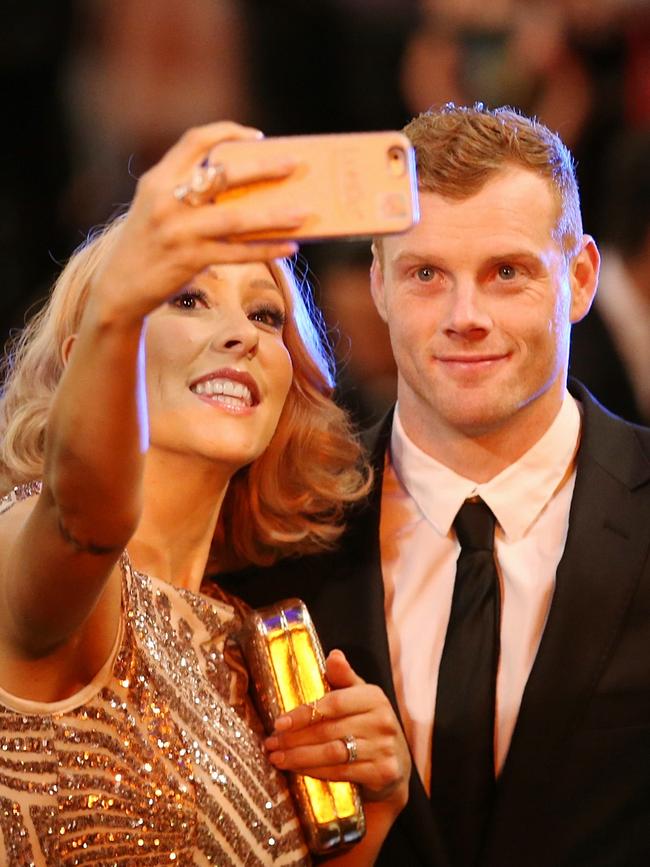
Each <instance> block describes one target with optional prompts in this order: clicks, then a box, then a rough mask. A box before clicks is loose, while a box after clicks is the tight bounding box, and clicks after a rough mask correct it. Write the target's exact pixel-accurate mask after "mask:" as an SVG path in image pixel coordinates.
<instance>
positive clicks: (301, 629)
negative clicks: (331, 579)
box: [240, 599, 366, 854]
mask: <svg viewBox="0 0 650 867" xmlns="http://www.w3.org/2000/svg"><path fill="white" fill-rule="evenodd" d="M240 642H241V646H242V650H243V652H244V656H245V657H246V660H247V662H248V666H249V669H250V672H251V676H252V680H253V685H254V689H255V696H256V700H257V705H258V708H259V711H260V715H261V717H262V720H263V722H264V725H265V727H266V730H267V732H269V733H270V732H271V731H272V730H273V725H274V722H275V720H276V719H277V717H279V716H281V715H282V714H283V713H286V712H287V711H290V710H292V709H293V708H294V707H297V706H298V705H300V704H307V703H308V702H310V701H315V700H316V699H319V698H321V697H322V696H323V695H325V692H326V691H328V690H329V686H328V684H327V682H326V680H325V674H324V672H325V658H324V655H323V649H322V647H321V644H320V641H319V639H318V636H317V634H316V630H315V629H314V625H313V623H312V621H311V618H310V616H309V612H308V611H307V608H306V606H305V604H304V603H303V602H302V601H301V600H300V599H285V600H284V601H283V602H278V603H277V604H275V605H272V606H269V607H268V608H261V609H258V610H255V611H252V612H251V613H250V614H249V615H248V616H247V617H246V619H245V620H244V624H243V628H242V632H241V635H240ZM288 777H289V787H290V790H291V794H292V796H293V800H294V804H295V806H296V812H297V813H298V817H299V818H300V821H301V824H302V827H303V830H304V832H305V837H306V840H307V845H308V846H309V848H310V850H311V851H312V852H314V853H315V854H329V853H332V852H333V851H335V850H337V849H342V848H347V847H348V846H351V845H352V844H353V843H357V842H358V841H359V840H360V839H361V838H362V837H363V835H364V833H365V830H366V823H365V817H364V814H363V807H362V804H361V797H360V794H359V789H358V787H357V786H356V785H354V784H352V783H345V782H329V781H326V780H317V779H314V778H313V777H307V776H303V775H301V774H288Z"/></svg>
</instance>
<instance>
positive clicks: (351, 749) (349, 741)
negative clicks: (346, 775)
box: [341, 735, 357, 765]
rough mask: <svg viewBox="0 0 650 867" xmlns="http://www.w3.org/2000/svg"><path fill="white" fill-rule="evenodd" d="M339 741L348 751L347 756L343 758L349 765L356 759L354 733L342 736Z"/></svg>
mask: <svg viewBox="0 0 650 867" xmlns="http://www.w3.org/2000/svg"><path fill="white" fill-rule="evenodd" d="M341 741H342V742H343V746H344V747H345V749H346V750H347V751H348V757H347V759H346V760H345V761H346V764H349V765H351V764H352V762H356V760H357V739H356V738H355V736H354V735H346V736H345V737H344V738H341Z"/></svg>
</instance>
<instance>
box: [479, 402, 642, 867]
mask: <svg viewBox="0 0 650 867" xmlns="http://www.w3.org/2000/svg"><path fill="white" fill-rule="evenodd" d="M577 396H578V397H579V398H580V399H581V400H582V402H583V406H584V409H585V416H584V429H583V439H582V443H581V446H580V451H579V457H578V467H577V477H576V486H575V490H574V495H573V500H572V505H571V512H570V516H569V532H568V536H567V542H566V546H565V550H564V554H563V556H562V559H561V561H560V564H559V567H558V570H557V576H556V589H555V593H554V597H553V602H552V604H551V609H550V612H549V616H548V621H547V624H546V627H545V629H544V634H543V636H542V640H541V642H540V647H539V650H538V653H537V657H536V659H535V663H534V665H533V669H532V671H531V674H530V677H529V680H528V683H527V685H526V689H525V691H524V695H523V699H522V704H521V708H520V712H519V716H518V719H517V724H516V727H515V731H514V733H513V738H512V742H511V745H510V750H509V753H508V757H507V760H506V763H505V766H504V769H503V773H502V775H501V779H500V783H499V795H498V801H497V809H496V812H495V823H494V829H493V830H494V833H495V834H496V835H497V836H498V835H499V834H502V835H503V842H504V843H505V842H506V840H507V833H508V827H507V826H508V823H507V821H506V819H505V817H506V816H507V814H508V811H509V810H510V807H509V804H511V803H512V802H511V798H515V799H516V798H520V797H521V793H522V792H525V791H526V790H527V788H529V787H531V786H535V785H536V784H538V785H543V784H544V782H545V780H547V779H548V778H550V776H551V775H552V773H553V770H552V767H553V764H554V762H556V761H557V760H558V757H559V753H558V749H559V748H560V747H561V746H562V745H563V743H564V742H565V741H566V738H567V737H568V736H569V735H570V733H571V732H572V730H573V729H574V728H575V726H576V725H577V724H578V723H579V721H580V717H581V714H582V713H583V712H584V710H585V707H586V704H587V702H588V701H589V698H590V696H591V694H592V691H593V689H594V686H595V684H596V683H597V680H598V677H599V675H600V673H601V672H602V670H603V668H604V666H605V665H606V663H607V660H608V653H609V651H610V648H611V647H612V645H613V642H614V640H615V638H616V635H617V632H618V630H619V628H620V626H621V623H622V620H623V618H624V616H625V612H626V610H627V608H628V605H629V603H630V601H631V599H632V596H633V594H634V591H635V589H636V587H637V584H638V581H639V577H640V574H641V570H642V566H643V561H644V559H645V557H646V555H647V547H648V528H647V526H646V524H645V521H646V519H645V515H646V514H647V512H646V511H645V509H639V508H638V504H637V502H636V501H635V488H636V487H638V486H639V485H641V484H643V483H644V482H646V481H647V480H648V475H649V472H648V463H647V460H646V459H645V458H644V456H643V455H642V453H641V449H640V446H639V444H638V442H637V441H636V439H635V438H634V436H633V434H632V433H631V430H630V428H627V427H624V426H623V425H622V424H621V423H620V422H618V421H616V420H613V419H612V418H611V417H609V416H607V415H605V413H603V412H602V410H601V409H599V408H598V407H597V406H596V405H595V404H593V402H592V400H591V398H590V397H589V395H588V393H587V392H586V391H583V390H580V389H578V395H577ZM493 843H495V841H494V840H493ZM492 851H498V847H496V848H493V849H492ZM494 863H497V861H495V862H494Z"/></svg>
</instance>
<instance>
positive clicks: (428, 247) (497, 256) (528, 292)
mask: <svg viewBox="0 0 650 867" xmlns="http://www.w3.org/2000/svg"><path fill="white" fill-rule="evenodd" d="M420 210H421V219H420V222H419V223H418V224H417V225H416V226H414V227H413V229H411V230H410V231H408V232H406V233H404V234H402V235H393V236H390V237H388V238H386V239H384V241H383V244H382V257H381V266H380V265H379V263H378V262H375V263H374V265H373V271H372V278H373V279H372V290H373V296H374V299H375V303H376V304H377V308H378V310H379V312H380V314H381V315H382V316H383V318H384V319H385V320H386V321H387V323H388V326H389V330H390V336H391V343H392V347H393V352H394V354H395V359H396V361H397V366H398V369H399V384H398V398H399V402H400V418H401V420H402V422H403V424H404V427H405V429H406V431H407V433H408V434H409V436H410V437H411V438H412V439H413V440H414V442H416V444H417V445H419V446H420V447H421V448H423V449H424V450H425V451H429V452H430V453H435V451H436V449H435V448H430V447H429V446H428V444H429V443H435V442H436V441H437V440H439V438H440V437H446V438H449V437H450V436H451V437H457V436H460V437H467V436H469V437H477V436H485V435H489V434H493V433H501V432H505V431H507V430H511V431H518V430H519V429H521V428H522V423H523V424H524V425H526V426H527V429H528V431H529V432H530V431H533V432H534V431H537V434H536V436H535V435H534V433H533V441H534V439H536V438H539V436H541V435H542V433H543V432H544V431H545V430H546V428H547V427H548V425H550V423H551V421H552V420H553V418H554V417H555V414H556V413H557V411H558V410H559V407H560V404H561V401H562V396H563V393H564V386H565V382H566V370H567V360H568V352H569V333H570V322H571V321H577V320H578V319H580V318H581V317H582V316H584V315H585V313H586V312H587V310H588V309H589V305H590V303H591V299H592V297H593V293H594V291H595V286H596V279H597V269H598V253H597V251H596V248H595V245H594V244H593V241H592V240H591V239H590V238H588V237H585V239H584V241H583V245H582V248H581V251H580V252H579V253H578V255H577V256H576V257H575V258H574V259H573V260H572V261H571V262H570V263H568V264H567V263H566V261H565V257H564V255H563V252H562V250H561V248H560V245H559V243H558V242H557V241H556V240H555V239H554V238H553V229H554V226H555V224H556V221H557V205H556V202H555V199H554V197H553V194H552V191H551V189H550V187H549V185H548V183H547V182H546V181H545V180H544V179H543V178H540V177H539V176H537V175H535V174H534V173H532V172H530V171H527V170H525V169H523V168H518V167H507V168H505V169H504V170H503V171H501V172H500V173H499V174H498V175H496V176H495V177H494V178H492V179H491V180H490V181H489V182H488V183H486V184H485V186H484V187H483V188H482V189H481V190H480V191H479V192H478V193H477V194H476V195H473V196H471V197H470V198H467V199H464V200H460V201H458V200H451V199H445V198H442V197H441V196H439V195H437V194H434V193H421V194H420Z"/></svg>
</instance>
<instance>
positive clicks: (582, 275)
mask: <svg viewBox="0 0 650 867" xmlns="http://www.w3.org/2000/svg"><path fill="white" fill-rule="evenodd" d="M599 271H600V253H599V252H598V247H597V246H596V242H595V241H594V239H593V238H592V237H591V235H583V237H582V248H581V250H580V252H579V253H578V255H577V256H575V257H574V258H573V261H572V262H571V264H570V265H569V279H570V281H571V311H570V314H571V322H572V323H575V322H580V320H581V319H583V318H584V317H585V316H586V315H587V313H589V308H590V307H591V304H592V301H593V300H594V296H595V295H596V289H597V287H598V272H599Z"/></svg>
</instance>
